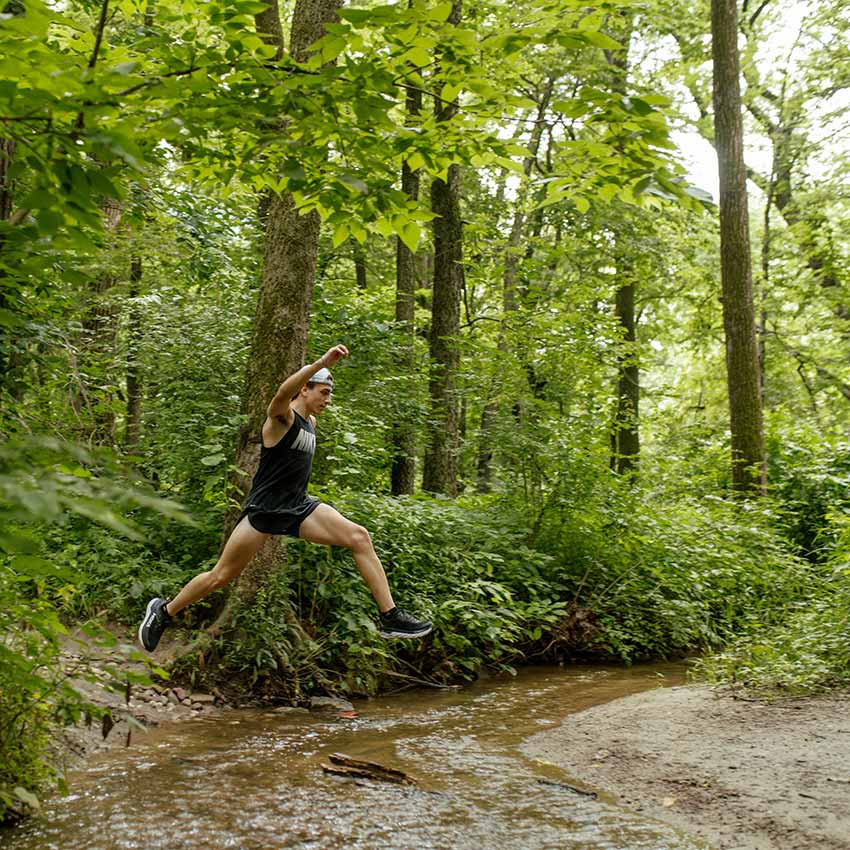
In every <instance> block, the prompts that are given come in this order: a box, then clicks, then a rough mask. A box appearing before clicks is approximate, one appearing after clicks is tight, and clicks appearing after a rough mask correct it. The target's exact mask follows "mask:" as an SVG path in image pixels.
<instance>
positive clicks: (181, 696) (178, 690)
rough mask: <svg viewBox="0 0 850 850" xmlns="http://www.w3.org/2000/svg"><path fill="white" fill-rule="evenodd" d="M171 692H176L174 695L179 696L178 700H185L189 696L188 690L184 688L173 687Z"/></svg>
mask: <svg viewBox="0 0 850 850" xmlns="http://www.w3.org/2000/svg"><path fill="white" fill-rule="evenodd" d="M171 692H172V693H173V694H174V696H176V697H177V699H178V700H180V702H183V700H184V699H186V697H188V696H189V694H188V692H187V691H185V690H184V689H183V688H172V689H171Z"/></svg>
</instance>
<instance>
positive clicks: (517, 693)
mask: <svg viewBox="0 0 850 850" xmlns="http://www.w3.org/2000/svg"><path fill="white" fill-rule="evenodd" d="M683 677H684V667H683V666H682V665H673V664H671V665H654V666H651V667H650V666H646V667H643V666H638V667H633V668H631V669H623V668H602V667H576V668H566V669H560V668H551V667H549V668H531V669H525V670H521V671H520V672H519V674H518V675H517V676H515V677H504V678H502V677H498V678H493V679H489V680H486V681H482V682H478V683H477V684H475V685H472V686H470V687H468V688H464V689H462V690H442V691H437V690H435V691H421V690H418V691H415V692H408V693H404V694H400V695H396V696H391V697H384V698H381V699H375V700H363V701H359V702H357V703H356V705H355V707H356V710H357V717H353V718H351V717H337V716H335V715H334V714H333V713H329V714H320V713H310V714H307V713H304V712H292V711H283V712H271V711H261V710H233V711H229V712H227V713H225V714H222V715H221V716H219V717H217V718H198V719H196V720H193V721H187V722H184V723H182V724H171V725H167V726H164V727H161V728H159V729H157V730H155V731H153V732H151V733H149V734H147V735H145V736H141V737H140V736H136V737H134V740H133V745H132V746H131V747H130V748H129V749H120V748H117V749H113V750H110V751H106V752H104V753H101V754H99V755H97V756H94V757H93V758H91V759H89V760H88V761H87V762H86V764H85V765H84V766H83V767H82V768H81V769H79V770H77V771H75V772H73V773H72V774H71V775H70V776H69V777H68V782H69V786H70V789H71V794H70V795H69V796H67V797H56V798H54V799H53V800H50V801H48V803H47V804H46V806H45V810H44V812H43V814H42V815H41V816H40V817H39V818H37V819H36V820H34V821H31V822H30V823H28V824H27V825H26V826H22V827H17V828H15V829H12V830H7V831H4V832H0V848H2V849H3V850H125V848H126V850H131V848H132V850H137V848H138V850H141V848H144V850H160V848H161V850H184V848H185V850H224V849H225V848H234V849H235V850H277V848H298V850H336V848H353V850H367V848H368V850H425V848H435V850H437V848H439V850H455V848H456V850H579V849H580V850H590V849H591V848H593V850H596V848H599V850H601V848H606V850H642V848H651V850H696V848H698V847H699V846H701V845H698V844H695V843H693V842H692V841H691V840H690V839H687V838H685V837H683V836H682V835H680V834H679V833H677V832H675V831H674V830H673V829H672V828H670V827H668V826H666V825H664V824H661V823H658V822H657V821H652V820H649V819H647V818H645V817H643V816H641V815H640V814H639V813H636V812H633V811H630V810H629V809H626V808H624V807H621V806H619V805H617V804H616V802H615V801H614V800H612V799H610V798H606V797H605V796H604V795H601V796H600V797H599V798H593V797H589V796H585V795H582V794H579V793H576V791H574V790H571V788H570V787H569V786H571V785H572V786H576V785H578V783H577V782H575V781H574V780H573V779H572V778H571V777H570V776H569V775H568V774H566V773H564V772H563V771H562V770H560V769H559V768H557V767H555V766H553V765H549V764H546V763H542V762H538V761H534V760H533V759H530V758H528V757H527V756H525V755H523V753H522V752H521V751H520V749H519V747H520V745H521V744H522V743H523V741H524V740H526V739H527V738H529V737H531V736H532V735H534V734H536V733H538V732H541V731H543V730H545V729H547V728H552V727H554V726H557V725H559V724H560V723H561V722H562V721H563V720H564V718H565V717H566V716H567V715H568V714H570V713H572V712H576V711H580V710H582V709H584V708H587V707H589V706H591V705H597V704H599V703H603V702H607V701H609V700H612V699H616V698H618V697H621V696H626V695H628V694H632V693H636V692H638V691H643V690H647V689H649V688H654V687H660V686H664V685H674V684H679V683H681V681H682V680H683ZM605 744H606V742H605V741H604V740H600V742H599V746H600V750H601V749H604V747H605ZM338 752H341V753H345V754H346V755H348V756H351V757H354V758H361V759H368V760H371V761H375V762H380V763H381V764H384V765H387V766H389V767H395V768H398V769H400V770H403V771H405V772H406V773H408V774H409V775H410V776H411V777H413V778H414V779H415V780H416V785H415V786H411V787H406V786H398V785H391V784H387V783H379V782H374V781H369V780H353V779H351V778H342V777H336V776H332V775H328V774H326V773H324V772H323V770H322V768H321V765H322V764H326V763H327V762H328V758H327V757H328V755H329V754H331V753H338Z"/></svg>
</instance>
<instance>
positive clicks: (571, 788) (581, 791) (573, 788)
mask: <svg viewBox="0 0 850 850" xmlns="http://www.w3.org/2000/svg"><path fill="white" fill-rule="evenodd" d="M537 783H538V784H539V785H551V786H552V787H553V788H561V789H562V790H564V791H572V792H573V794H581V796H582V797H592V798H593V799H594V800H595V799H596V798H597V797H598V796H599V795H598V794H597V793H596V792H595V791H585V789H584V788H577V787H576V786H575V785H570V784H569V783H568V782H559V781H558V780H557V779H538V780H537Z"/></svg>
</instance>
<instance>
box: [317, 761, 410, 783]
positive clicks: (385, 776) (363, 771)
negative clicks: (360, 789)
mask: <svg viewBox="0 0 850 850" xmlns="http://www.w3.org/2000/svg"><path fill="white" fill-rule="evenodd" d="M328 760H329V761H330V762H331V764H323V765H322V770H323V771H324V772H325V773H330V774H333V775H335V776H351V777H357V778H361V779H374V780H376V781H378V782H394V783H395V784H396V785H415V784H416V781H415V780H414V779H413V778H412V777H410V776H408V775H407V774H406V773H405V772H404V771H402V770H396V769H395V768H393V767H386V766H384V765H382V764H378V763H377V762H374V761H363V760H362V759H354V758H351V756H347V755H345V754H344V753H332V754H331V755H330V756H328Z"/></svg>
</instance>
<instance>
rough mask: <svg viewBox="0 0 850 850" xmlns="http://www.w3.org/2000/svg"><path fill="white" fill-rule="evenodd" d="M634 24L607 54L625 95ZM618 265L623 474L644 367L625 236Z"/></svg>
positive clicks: (614, 437)
mask: <svg viewBox="0 0 850 850" xmlns="http://www.w3.org/2000/svg"><path fill="white" fill-rule="evenodd" d="M633 27H634V13H631V12H626V13H625V14H624V16H623V21H622V25H621V26H620V27H619V28H618V29H616V30H615V31H613V32H612V35H613V36H614V38H615V39H616V40H617V41H619V42H620V44H621V45H622V48H621V49H619V50H607V51H605V56H606V59H607V61H608V65H609V67H610V69H611V73H612V76H613V79H612V88H613V89H614V91H616V92H619V93H620V94H622V95H624V96H625V95H626V94H627V93H628V81H629V49H630V47H631V41H632V32H633ZM615 238H616V239H617V240H618V242H619V243H620V244H617V245H615V255H616V256H617V260H616V267H617V272H618V275H619V283H620V286H619V288H618V289H617V294H616V296H615V299H614V313H615V315H616V316H617V321H618V322H619V323H620V327H621V328H622V329H623V338H622V343H621V345H620V349H619V351H618V353H617V381H616V396H617V401H616V406H615V415H614V423H613V427H612V431H611V469H613V470H614V471H615V472H617V473H619V474H620V475H623V474H625V473H630V472H632V471H634V470H635V468H636V467H637V464H638V460H639V458H640V431H639V427H640V420H639V418H638V414H639V403H640V370H639V366H638V359H637V350H636V344H637V334H636V321H635V294H636V293H635V279H634V274H633V272H632V264H631V262H630V261H629V259H628V254H629V249H628V247H627V246H626V245H623V244H622V242H623V241H624V238H625V236H624V235H623V234H619V235H617V236H616V237H615Z"/></svg>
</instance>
